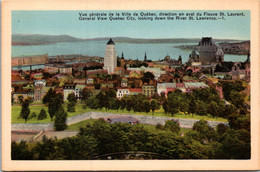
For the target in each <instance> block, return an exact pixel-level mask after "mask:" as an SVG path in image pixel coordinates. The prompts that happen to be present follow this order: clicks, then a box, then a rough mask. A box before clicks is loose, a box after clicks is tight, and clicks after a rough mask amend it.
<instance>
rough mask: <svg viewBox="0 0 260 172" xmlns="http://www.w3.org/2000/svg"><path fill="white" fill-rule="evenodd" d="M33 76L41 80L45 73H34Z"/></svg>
mask: <svg viewBox="0 0 260 172" xmlns="http://www.w3.org/2000/svg"><path fill="white" fill-rule="evenodd" d="M32 77H33V78H34V79H36V80H41V79H42V78H43V74H42V73H34V74H32Z"/></svg>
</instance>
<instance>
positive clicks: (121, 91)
mask: <svg viewBox="0 0 260 172" xmlns="http://www.w3.org/2000/svg"><path fill="white" fill-rule="evenodd" d="M125 95H130V91H129V89H117V92H116V97H117V98H118V99H121V98H122V97H124V96H125Z"/></svg>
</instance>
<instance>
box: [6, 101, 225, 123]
mask: <svg viewBox="0 0 260 172" xmlns="http://www.w3.org/2000/svg"><path fill="white" fill-rule="evenodd" d="M82 106H83V104H76V106H75V112H67V113H68V117H72V116H75V115H79V114H83V113H86V112H90V111H91V112H105V113H114V114H128V115H129V114H133V115H144V116H160V117H172V116H171V114H166V113H164V110H163V108H162V107H161V108H160V109H159V110H155V112H154V113H152V111H150V112H148V113H146V112H134V111H127V110H125V109H123V110H122V109H119V110H105V108H103V109H90V108H86V109H84V108H82ZM29 108H30V112H31V113H32V112H35V113H36V115H37V116H38V115H39V113H40V111H41V109H45V110H46V112H47V118H46V119H43V120H38V119H37V116H36V117H34V118H30V117H29V120H27V122H26V123H36V124H37V123H39V124H40V123H51V122H52V121H51V118H50V116H49V114H48V107H47V106H46V105H43V104H42V105H30V106H29ZM63 108H64V109H65V110H67V104H63ZM21 109H22V107H21V106H20V105H15V106H12V119H11V121H12V123H25V120H24V119H23V118H21V117H20V111H21ZM173 117H174V118H180V119H196V120H201V119H203V120H206V121H208V120H209V121H219V122H227V119H224V118H221V117H215V118H213V117H212V116H210V115H208V116H200V115H196V114H193V115H191V114H184V113H182V112H178V113H176V114H174V116H173Z"/></svg>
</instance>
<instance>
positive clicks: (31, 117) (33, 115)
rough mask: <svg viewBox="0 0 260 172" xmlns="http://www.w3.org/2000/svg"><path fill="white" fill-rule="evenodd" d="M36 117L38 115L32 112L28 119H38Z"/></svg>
mask: <svg viewBox="0 0 260 172" xmlns="http://www.w3.org/2000/svg"><path fill="white" fill-rule="evenodd" d="M36 117H37V115H36V113H35V112H32V113H31V114H30V116H29V118H28V119H33V118H36Z"/></svg>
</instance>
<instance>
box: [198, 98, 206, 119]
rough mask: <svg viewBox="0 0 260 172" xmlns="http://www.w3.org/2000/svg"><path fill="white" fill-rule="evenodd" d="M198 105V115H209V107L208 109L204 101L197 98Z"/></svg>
mask: <svg viewBox="0 0 260 172" xmlns="http://www.w3.org/2000/svg"><path fill="white" fill-rule="evenodd" d="M196 106H197V110H196V113H197V114H198V115H202V116H205V115H207V110H208V109H207V105H206V104H205V103H204V101H201V100H196Z"/></svg>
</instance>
